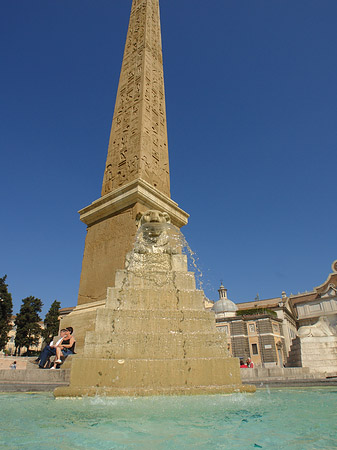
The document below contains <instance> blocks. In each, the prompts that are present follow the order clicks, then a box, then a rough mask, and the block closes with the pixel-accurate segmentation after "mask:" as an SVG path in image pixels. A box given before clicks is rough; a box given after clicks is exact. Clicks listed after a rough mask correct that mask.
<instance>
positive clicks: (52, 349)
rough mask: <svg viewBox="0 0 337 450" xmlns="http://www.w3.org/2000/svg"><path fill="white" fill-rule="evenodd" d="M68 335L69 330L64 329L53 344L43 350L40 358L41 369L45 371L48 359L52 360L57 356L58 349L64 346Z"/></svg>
mask: <svg viewBox="0 0 337 450" xmlns="http://www.w3.org/2000/svg"><path fill="white" fill-rule="evenodd" d="M67 333H68V331H67V329H66V328H63V329H62V330H61V331H60V335H59V336H57V337H55V338H54V339H53V340H52V341H51V343H50V344H49V345H46V346H45V348H44V349H43V350H42V352H41V353H40V356H39V358H38V361H39V368H40V369H44V366H45V365H46V362H47V359H48V358H50V357H51V356H53V355H56V349H57V348H58V347H59V346H60V345H61V344H62V342H63V340H64V338H65V336H66V334H67ZM36 363H37V362H36Z"/></svg>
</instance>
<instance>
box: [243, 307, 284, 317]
mask: <svg viewBox="0 0 337 450" xmlns="http://www.w3.org/2000/svg"><path fill="white" fill-rule="evenodd" d="M259 314H268V315H269V316H272V317H277V314H276V312H275V311H273V310H272V309H268V308H252V309H240V310H239V311H236V315H237V316H256V315H259Z"/></svg>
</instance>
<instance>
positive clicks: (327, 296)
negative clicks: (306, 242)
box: [205, 260, 337, 367]
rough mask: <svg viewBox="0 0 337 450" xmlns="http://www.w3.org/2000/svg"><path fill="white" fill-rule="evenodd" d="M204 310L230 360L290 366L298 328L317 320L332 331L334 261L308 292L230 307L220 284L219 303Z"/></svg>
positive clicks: (336, 298)
mask: <svg viewBox="0 0 337 450" xmlns="http://www.w3.org/2000/svg"><path fill="white" fill-rule="evenodd" d="M233 305H234V306H233ZM205 308H206V309H211V308H212V309H213V310H214V312H215V316H216V317H215V320H216V325H217V327H218V330H219V332H222V333H223V334H224V339H226V340H227V346H228V349H229V350H230V351H231V353H232V354H233V356H236V357H240V358H243V359H246V358H247V357H250V358H251V359H252V360H253V362H254V363H255V364H256V365H257V366H259V365H262V366H272V365H278V366H281V367H282V366H283V365H287V362H288V361H289V363H290V364H293V363H294V362H293V355H291V351H292V345H293V344H294V343H295V342H297V340H298V338H297V333H298V330H299V328H300V327H302V326H307V325H313V324H315V323H316V322H317V321H318V319H319V318H320V317H326V318H327V319H328V320H329V322H330V324H331V325H332V326H334V327H336V321H337V260H336V261H334V262H333V264H332V273H330V274H329V275H328V277H327V279H326V281H325V282H324V283H323V284H321V285H320V286H317V287H316V288H314V289H313V290H312V291H310V292H305V293H299V294H297V295H292V294H291V295H290V296H287V294H286V293H285V292H284V291H283V292H282V294H281V296H280V297H275V298H271V299H264V300H260V299H259V298H256V299H255V300H254V301H251V302H244V303H236V304H234V302H231V301H230V300H228V298H227V290H226V289H225V288H224V286H223V285H222V284H221V286H220V289H219V300H218V301H217V302H215V303H213V304H212V303H211V302H209V301H208V303H206V302H205Z"/></svg>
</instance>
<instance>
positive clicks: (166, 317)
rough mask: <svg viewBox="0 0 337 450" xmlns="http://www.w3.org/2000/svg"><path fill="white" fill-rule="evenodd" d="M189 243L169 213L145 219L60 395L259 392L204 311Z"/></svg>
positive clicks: (211, 316)
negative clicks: (185, 246)
mask: <svg viewBox="0 0 337 450" xmlns="http://www.w3.org/2000/svg"><path fill="white" fill-rule="evenodd" d="M183 242H184V239H183V236H182V234H181V232H180V230H179V229H178V228H176V227H175V226H173V225H172V224H171V223H170V217H169V215H168V214H167V213H162V212H160V211H157V210H149V211H147V212H145V213H144V214H143V215H142V216H141V218H140V221H139V229H138V233H137V235H136V241H135V245H134V248H133V250H132V251H131V252H130V253H128V254H127V256H126V261H125V269H124V270H118V271H117V272H116V277H115V287H113V288H108V290H107V298H106V302H105V307H104V308H100V309H98V310H97V312H96V321H95V330H94V331H88V332H87V333H86V336H85V342H84V348H83V351H82V352H81V353H80V354H79V355H76V356H75V357H74V358H73V360H72V367H71V381H70V386H69V387H60V388H57V389H56V390H55V396H56V397H74V396H75V397H76V396H84V395H89V396H95V395H107V396H140V395H142V396H147V395H174V394H206V393H232V392H254V391H255V387H254V386H243V385H242V383H241V377H240V368H239V362H238V360H237V359H236V358H232V357H230V356H229V355H228V352H227V348H226V344H225V342H224V340H223V338H222V336H221V334H220V333H218V332H217V331H216V327H215V320H214V313H212V312H208V311H205V310H204V307H203V299H204V293H203V291H202V290H200V289H197V288H196V284H195V276H194V273H193V272H190V271H188V267H187V256H186V255H185V254H183V252H182V247H183Z"/></svg>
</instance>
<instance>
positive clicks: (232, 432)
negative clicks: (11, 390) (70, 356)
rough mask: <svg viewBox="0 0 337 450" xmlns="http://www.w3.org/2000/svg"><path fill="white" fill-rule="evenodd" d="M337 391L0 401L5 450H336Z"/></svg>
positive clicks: (27, 397)
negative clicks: (258, 449) (260, 449)
mask: <svg viewBox="0 0 337 450" xmlns="http://www.w3.org/2000/svg"><path fill="white" fill-rule="evenodd" d="M336 400H337V388H303V389H271V390H270V392H269V393H268V391H267V390H259V391H258V392H257V393H256V394H254V395H249V394H235V395H227V396H222V395H215V396H200V397H199V396H196V397H149V398H91V399H90V398H85V399H81V400H79V399H77V400H69V399H58V400H54V399H53V397H52V395H51V394H35V395H34V394H31V395H29V394H12V395H9V394H2V395H0V420H1V434H0V448H1V449H12V450H15V449H20V450H21V449H35V450H39V449H48V450H52V449H60V450H68V449H69V450H70V449H97V450H100V449H144V450H145V449H146V450H148V449H153V450H157V449H158V450H168V449H170V450H172V449H188V450H189V449H191V450H192V449H193V450H199V449H200V450H201V449H202V450H209V449H210V450H212V449H226V450H249V449H257V448H262V449H269V450H274V449H276V450H278V449H286V450H318V449H319V450H333V449H336V448H337V431H336V419H337V409H336Z"/></svg>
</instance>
